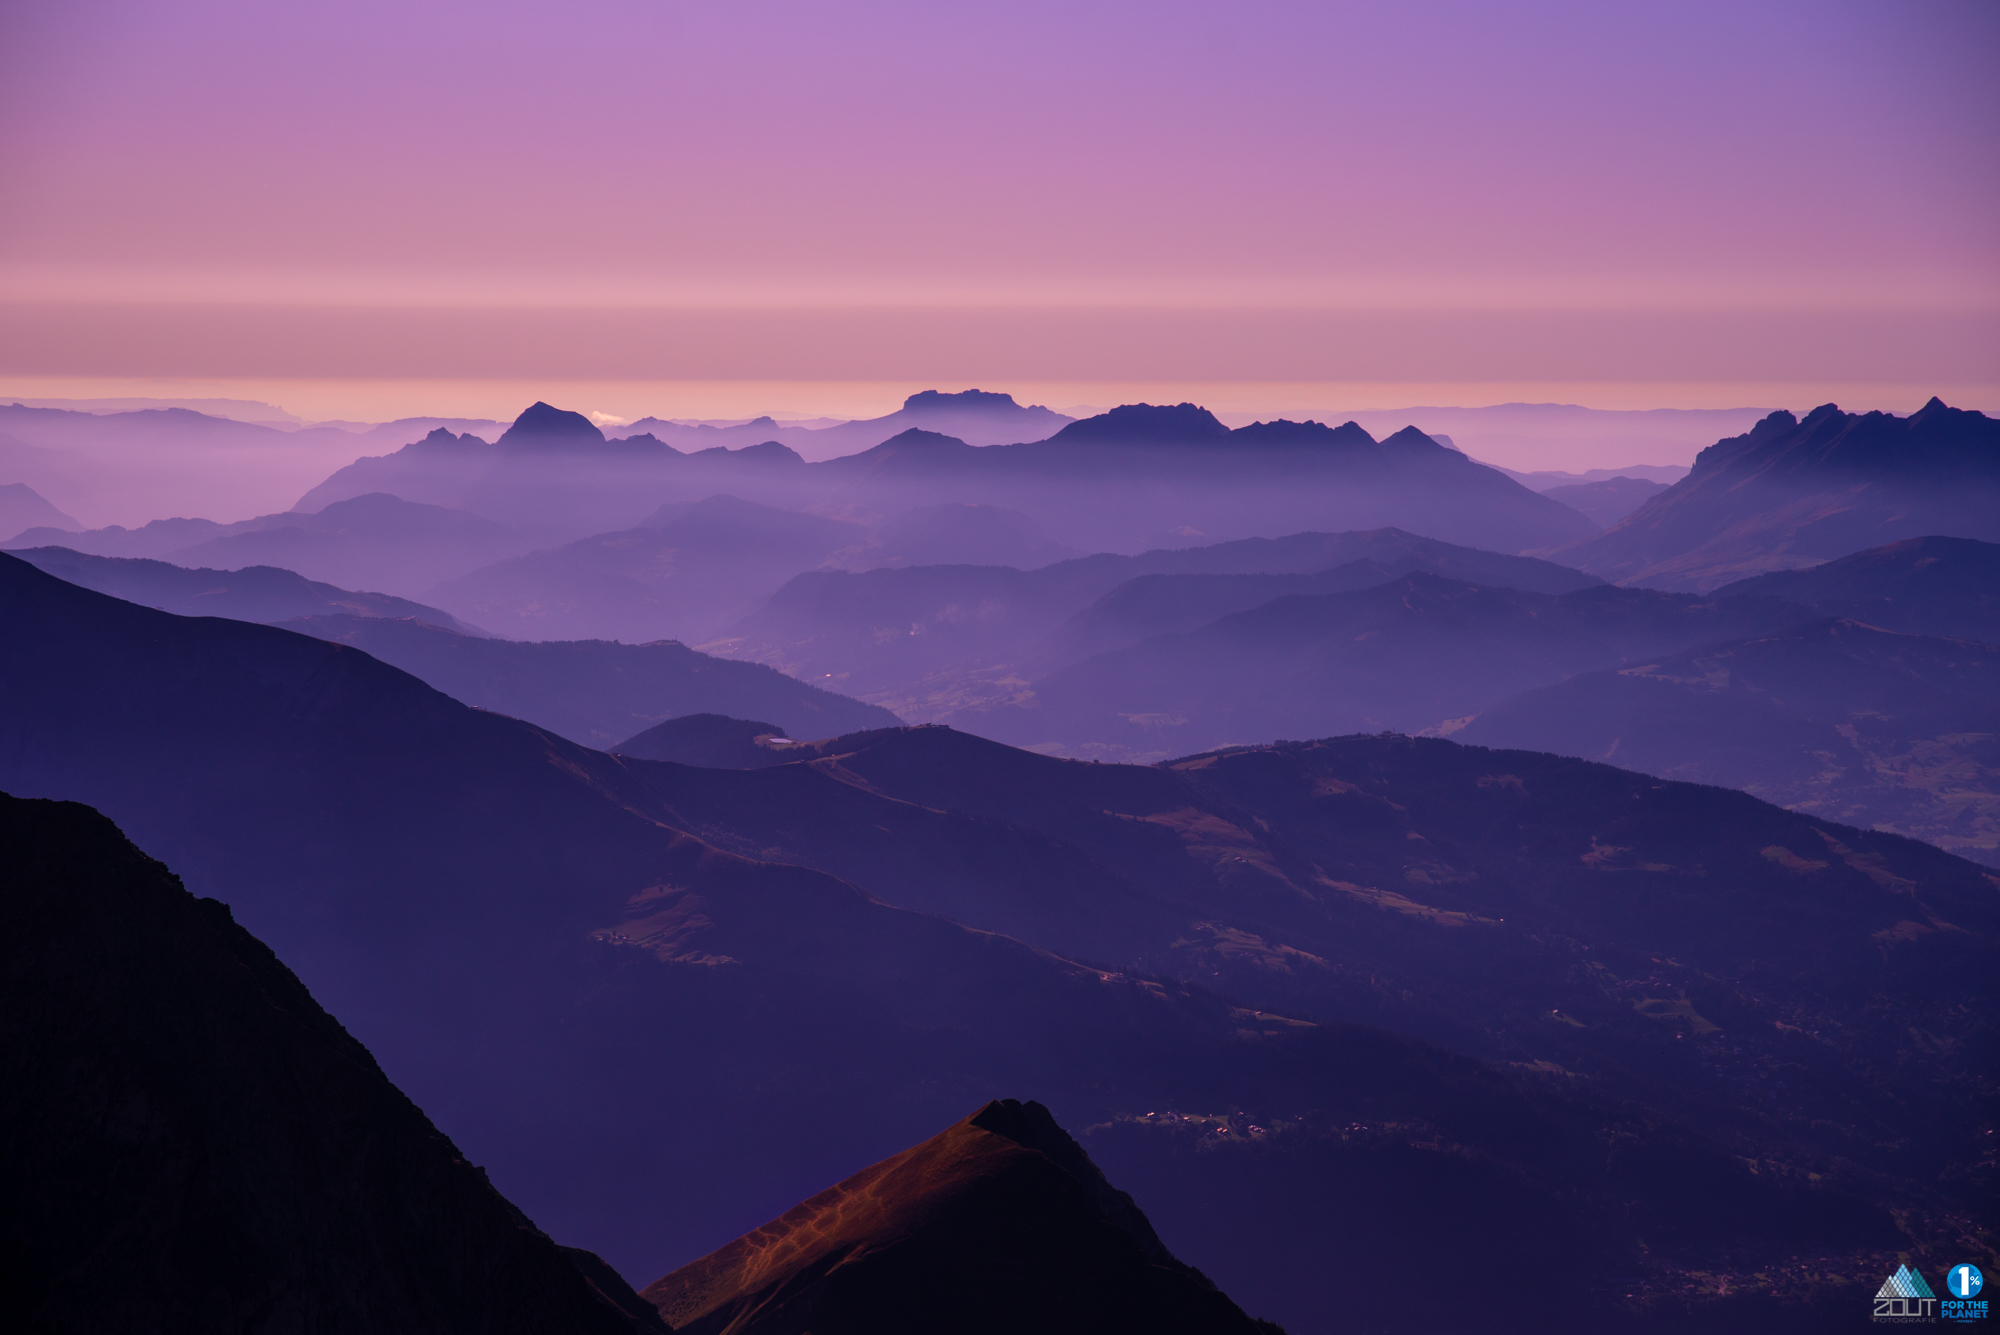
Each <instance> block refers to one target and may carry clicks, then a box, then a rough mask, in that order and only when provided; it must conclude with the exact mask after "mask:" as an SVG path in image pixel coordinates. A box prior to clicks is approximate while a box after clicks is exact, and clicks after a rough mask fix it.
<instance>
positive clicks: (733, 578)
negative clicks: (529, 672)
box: [429, 496, 867, 644]
mask: <svg viewBox="0 0 2000 1335" xmlns="http://www.w3.org/2000/svg"><path fill="white" fill-rule="evenodd" d="M866 533H867V531H866V530H865V529H863V528H861V527H860V526H859V525H856V524H848V523H842V522H840V521H838V520H832V519H825V518H822V517H820V516H819V515H810V514H801V513H799V512H798V511H794V510H779V509H776V508H773V507H771V506H766V505H757V504H754V503H753V502H750V501H744V500H739V499H737V498H736V497H734V496H711V497H709V498H708V499H706V500H703V501H698V502H693V503H687V504H675V505H669V506H663V507H660V508H659V509H658V510H656V511H655V512H654V513H653V514H652V515H650V516H649V517H648V518H647V519H646V520H645V521H644V522H643V523H642V524H641V525H639V526H637V527H634V528H630V529H626V530H624V531H622V532H617V533H600V534H598V535H596V536H594V537H590V538H585V539H583V540H581V541H578V542H573V543H568V544H566V545H564V546H561V547H557V548H554V549H552V550H548V551H540V552H534V553H531V554H529V555H527V556H520V557H515V558H513V559H512V560H508V561H502V562H500V563H498V564H496V565H492V566H488V567H486V568H484V569H481V570H475V571H472V572H471V573H470V574H467V575H464V576H461V577H459V578H457V579H454V580H449V581H447V582H445V583H443V584H440V585H438V586H437V587H436V588H434V589H432V590H431V591H430V594H429V596H430V597H431V598H433V599H435V600H436V601H437V602H439V603H441V604H443V605H444V606H445V607H447V608H449V609H452V610H453V611H454V612H456V613H458V614H459V615H462V616H465V617H467V618H468V619H470V620H475V621H478V622H479V624H481V625H485V626H488V627H489V628H490V629H492V630H494V631H495V632H497V633H499V634H502V635H506V636H509V637H511V638H516V639H533V640H581V639H617V640H624V641H626V642H627V643H635V644H643V643H647V642H650V641H653V640H660V639H670V638H671V639H681V640H688V641H696V642H698V641H700V640H702V639H705V638H707V637H708V636H710V635H712V634H714V633H716V632H717V631H719V630H720V629H721V628H722V627H724V626H726V625H728V624H729V623H730V622H732V621H734V620H736V619H737V618H739V617H741V616H743V615H744V614H745V613H747V612H749V611H750V610H751V609H753V608H755V607H756V606H757V605H758V604H759V603H761V602H763V601H764V600H765V599H766V598H768V597H770V595H771V594H772V593H774V592H775V591H776V590H777V589H778V588H779V587H780V586H781V585H783V584H784V582H785V581H786V580H787V579H789V578H790V577H791V576H792V575H794V574H796V573H798V572H799V571H800V570H805V569H810V568H812V567H813V566H816V565H818V564H819V563H820V562H821V561H823V560H825V559H826V558H827V557H828V556H830V555H831V554H833V553H834V552H836V551H838V550H840V549H842V548H845V547H851V546H853V545H855V544H856V543H857V542H858V541H859V540H861V539H862V538H864V537H865V536H866ZM482 618H483V620H482Z"/></svg>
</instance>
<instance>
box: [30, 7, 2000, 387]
mask: <svg viewBox="0 0 2000 1335" xmlns="http://www.w3.org/2000/svg"><path fill="white" fill-rule="evenodd" d="M0 104H4V105H0V170H4V172H5V179H6V180H7V181H8V183H9V184H8V188H7V190H6V191H5V192H4V194H0V301H4V302H5V303H6V305H7V308H8V309H7V310H6V313H5V318H4V321H0V382H4V383H0V389H5V390H8V391H10V392H16V393H21V392H38V393H56V392H62V390H64V389H69V390H75V389H78V388H85V389H88V388H89V387H91V386H99V387H102V388H103V389H104V390H105V392H130V391H131V390H132V389H133V388H135V387H137V386H140V385H141V384H143V385H146V386H151V387H153V392H158V387H160V386H163V385H169V384H183V385H188V386H195V385H203V386H211V387H223V388H227V387H239V388H255V387H256V386H257V385H259V384H262V385H264V386H266V387H269V386H292V387H293V388H294V392H293V393H292V395H291V397H292V399H293V400H294V401H303V400H308V399H309V400H311V402H310V403H309V404H305V405H304V408H303V410H305V411H307V412H308V413H309V414H311V415H335V414H336V413H337V412H338V411H339V410H340V408H341V405H342V404H343V403H349V402H351V403H352V405H353V406H354V409H355V411H354V413H353V414H352V415H370V416H379V415H383V412H382V411H381V410H382V409H386V408H387V407H389V406H391V400H395V402H396V403H397V404H400V405H402V406H403V407H405V408H406V409H407V410H409V411H416V410H418V405H416V404H414V403H413V402H405V400H413V399H415V398H421V397H423V394H424V393H426V392H428V393H432V394H433V396H434V397H436V396H439V395H442V396H444V397H450V396H451V395H457V398H456V399H454V401H453V402H451V403H448V404H447V403H442V402H440V403H437V404H436V409H437V410H440V411H470V410H473V409H474V408H478V407H482V406H483V407H484V408H485V410H486V411H491V412H499V411H504V410H505V405H506V404H509V403H512V402H513V399H514V397H515V396H516V395H517V394H518V393H519V392H520V390H521V388H522V387H525V386H529V385H533V384H542V383H553V384H566V383H579V382H605V383H611V382H619V383H625V384H628V385H644V384H651V385H655V386H658V385H662V384H666V383H668V382H680V383H688V382H700V383H702V384H706V385H709V386H711V387H713V386H718V385H727V384H729V383H732V382H736V383H740V382H746V381H748V382H760V383H764V384H777V385H784V384H786V383H788V382H813V383H815V384H823V385H839V384H843V383H845V384H862V383H866V384H871V385H888V386H891V387H892V388H893V387H894V386H899V385H902V384H910V385H918V384H922V383H931V382H937V383H939V384H940V385H941V386H942V387H945V388H956V387H960V386H961V385H962V384H970V383H980V384H985V385H987V386H988V387H992V388H1005V387H1010V386H1011V384H1013V383H1020V384H1027V383H1033V384H1036V385H1060V384H1067V383H1076V384H1078V385H1079V386H1095V387H1097V389H1098V390H1100V391H1105V390H1110V391H1116V390H1117V389H1118V388H1119V387H1121V386H1130V385H1139V384H1142V383H1143V384H1148V385H1158V386H1166V387H1171V386H1174V385H1213V384H1230V383H1237V384H1247V383H1258V382H1285V383H1287V384H1289V385H1295V386H1298V385H1305V386H1311V385H1321V386H1330V387H1331V386H1345V387H1349V390H1350V391H1351V393H1352V395H1354V396H1358V397H1362V398H1365V397H1369V396H1370V395H1373V396H1374V397H1375V398H1376V400H1377V401H1381V400H1383V399H1386V400H1388V401H1398V397H1399V394H1398V391H1399V390H1400V389H1402V388H1403V387H1408V388H1409V393H1408V394H1404V395H1402V398H1401V401H1412V400H1413V399H1417V398H1424V397H1425V395H1424V394H1423V393H1421V392H1420V391H1421V390H1428V391H1430V392H1429V394H1428V398H1429V399H1430V400H1431V401H1437V399H1438V395H1439V394H1441V393H1450V392H1452V391H1451V387H1453V386H1457V387H1458V391H1459V393H1460V398H1461V400H1462V401H1492V400H1493V399H1496V398H1505V397H1530V395H1522V394H1508V393H1506V392H1504V391H1505V388H1506V387H1508V386H1521V387H1549V386H1566V387H1573V388H1574V391H1575V392H1574V393H1573V394H1571V395H1568V396H1567V397H1574V398H1578V399H1582V400H1586V401H1588V399H1589V397H1590V387H1591V386H1593V385H1595V386H1599V387H1602V392H1601V393H1599V394H1598V398H1599V399H1600V400H1607V402H1606V406H1638V404H1639V403H1640V402H1642V401H1645V400H1646V399H1647V390H1646V388H1645V387H1646V386H1648V385H1652V386H1655V387H1656V391H1655V392H1654V393H1653V395H1652V401H1656V402H1661V403H1683V404H1685V403H1692V402H1694V401H1697V400H1699V401H1703V402H1712V403H1713V405H1714V406H1723V405H1724V404H1731V403H1754V402H1791V399H1792V398H1793V397H1794V396H1796V395H1798V394H1804V393H1817V392H1820V391H1821V390H1842V389H1845V390H1847V391H1848V392H1847V393H1846V395H1845V398H1846V400H1847V401H1849V402H1854V403H1855V406H1870V405H1869V404H1868V403H1866V402H1856V397H1857V396H1859V398H1860V399H1862V400H1866V399H1869V398H1871V397H1872V398H1875V399H1881V400H1885V401H1884V402H1883V403H1882V404H1881V406H1887V407H1901V408H1904V409H1907V408H1913V407H1915V406H1916V403H1917V402H1920V401H1921V396H1922V393H1927V392H1929V389H1930V388H1932V387H1934V388H1937V389H1939V390H1941V391H1943V392H1946V393H1947V396H1948V397H1953V396H1955V397H1957V398H1958V399H1960V400H1968V399H1979V398H1981V397H1984V398H1986V399H1987V402H1985V403H1983V404H1982V403H1977V402H1974V403H1970V404H1969V406H1986V407H2000V394H1996V393H1994V392H1993V387H1994V385H1995V383H1996V382H2000V369H1996V363H2000V351H1996V348H2000V336H1996V330H2000V226H1996V225H1995V219H1996V217H2000V207H1996V206H2000V170H1996V168H1997V167H2000V148H1996V132H1995V127H1996V126H2000V7H1996V6H1995V5H1994V4H1992V3H1991V0H1967V2H1965V3H1955V2H1954V3H1932V2H1930V0H1894V2H1893V3H1892V2H1888V0H1884V2H1881V3H1854V2H1853V0H1774V2H1770V3H1745V0H1730V2H1728V3H1709V2H1707V0H1680V2H1678V3H1673V4H1652V3H1625V4H1616V5H1608V4H1604V3H1602V2H1601V0H1598V2H1597V3H1591V4H1581V3H1577V4H1563V3H1530V4H1512V5H1503V4H1494V3H1492V2H1491V0H1479V2H1477V3H1408V4H1401V5H1381V4H1370V5H1332V4H1304V3H1293V4H1258V3H1238V4H1233V5H1219V4H1205V5H1190V4H1174V3H1160V2H1159V0H1154V2H1153V3H1147V4H1138V3H1104V2H1102V0H1099V2H1096V3H1092V2H1089V0H1066V2H1065V3H1062V4H1045V3H1039V2H1036V0H1030V2H1028V3H1016V4H1013V5H1008V6H977V7H975V6H942V5H937V4H935V3H932V4H922V5H919V4H891V3H867V4H855V3H847V4H843V3H825V2H821V3H812V4H805V3H754V2H753V3H738V4H731V5H691V4H684V3H671V2H669V3H662V2H661V0H649V2H647V3H606V2H593V0H574V2H573V3H568V4H563V5H556V4H550V3H540V4H534V5H527V4H518V3H504V2H499V3H496V2H495V0H484V2H483V3H479V4H470V3H413V2H412V0H400V2H399V3H395V4H387V3H377V2H376V0H343V2H342V3H340V4H331V3H318V2H316V0H292V2H290V3H286V4H270V3H268V2H267V0H265V2H260V3H248V2H247V0H235V2H227V0H222V2H210V3H202V2H200V0H176V3H173V4H166V3H161V2H160V0H115V3H114V2H112V0H72V2H71V3H65V4H62V5H43V6H29V5H27V4H24V3H0ZM391 384H400V385H402V386H403V387H404V388H403V389H401V390H399V391H396V392H394V393H390V392H386V391H384V389H383V386H384V385H391ZM447 384H449V385H456V386H458V387H459V388H457V389H454V390H450V391H448V392H447V391H444V390H442V389H440V388H439V387H440V386H444V385H447ZM481 384H484V385H488V386H491V387H494V388H493V389H492V393H491V397H492V399H493V401H492V402H491V403H490V404H486V403H485V401H484V400H483V399H480V396H479V394H478V393H476V392H472V391H468V390H466V389H465V387H466V386H476V385H481ZM301 386H303V387H304V388H299V387H301ZM1612 387H1616V388H1615V389H1614V388H1612ZM662 392H664V391H662ZM1286 392H1287V393H1291V394H1293V396H1294V397H1297V395H1298V394H1301V393H1303V394H1306V395H1307V398H1308V399H1310V398H1311V393H1310V392H1309V391H1306V390H1298V391H1289V390H1288V391H1286ZM1332 392H1333V391H1332V390H1329V391H1328V393H1332ZM397 393H400V394H402V396H403V398H402V399H397V398H396V394H397ZM385 394H386V397H385ZM1912 394H1915V395H1917V396H1918V397H1917V398H1916V400H1915V401H1913V402H1910V403H1907V404H1904V403H1901V402H1899V401H1898V402H1889V401H1886V400H1895V399H1897V398H1898V396H1908V395H1912ZM1468 395H1469V396H1470V397H1466V396H1468ZM1114 396H1115V393H1114V394H1105V393H1101V392H1100V393H1091V392H1089V391H1088V390H1087V389H1086V390H1085V392H1082V393H1079V394H1077V395H1075V396H1073V398H1074V399H1091V398H1098V397H1114ZM1828 396H1830V397H1838V396H1839V395H1835V394H1831V393H1829V395H1828ZM697 397H699V396H698V395H697ZM710 397H711V399H712V400H713V401H710V402H699V403H697V402H687V403H670V402H644V403H640V402H636V401H635V402H630V403H626V404H616V403H609V402H607V403H605V404H596V405H584V404H579V405H578V406H598V407H604V408H607V409H608V410H611V411H620V410H621V408H623V409H624V410H626V411H633V410H636V411H659V412H664V413H696V414H701V413H722V412H730V411H737V410H739V409H744V410H747V407H748V405H747V404H746V405H738V404H737V403H736V402H735V401H734V400H731V402H730V403H728V404H724V403H723V402H722V400H723V399H727V398H729V397H730V396H729V394H728V393H727V392H723V391H719V390H718V391H713V392H711V394H710ZM777 397H778V398H783V397H784V395H783V394H782V393H779V394H777ZM839 397H840V395H839V393H838V392H836V391H831V390H829V391H826V392H822V393H821V394H820V395H819V398H820V400H822V401H821V402H808V401H806V400H807V399H810V398H811V395H810V394H808V395H806V396H805V398H802V399H801V398H798V396H797V395H794V398H795V399H797V401H795V402H776V401H773V402H771V403H770V404H769V406H772V407H781V408H783V407H789V408H795V409H796V410H799V411H811V410H827V411H835V412H854V411H861V410H865V409H867V408H869V407H870V406H872V401H871V403H861V402H855V403H848V402H840V403H832V402H824V401H823V400H826V399H829V398H839ZM1042 397H1044V398H1055V397H1059V395H1058V394H1055V393H1050V394H1044V395H1043V396H1042ZM1250 397H1252V398H1254V397H1255V395H1254V394H1251V396H1250ZM1321 398H1322V399H1323V400H1324V399H1325V398H1326V395H1321ZM1613 398H1615V399H1617V400H1618V402H1617V403H1616V404H1615V405H1614V404H1611V403H1609V402H1608V400H1609V399H1613ZM474 400H479V401H478V402H474ZM1334 401H1338V399H1337V396H1336V398H1335V400H1334ZM287 406H292V405H291V404H290V403H288V405H287ZM890 406H893V403H887V404H883V405H880V406H879V407H877V408H876V409H875V410H877V411H881V410H886V408H887V407H890ZM1357 406H1360V405H1358V404H1357ZM1792 406H1799V405H1798V404H1797V403H1793V405H1792ZM1806 406H1810V405H1806ZM371 408H374V409H377V411H373V412H371V411H369V410H370V409H371Z"/></svg>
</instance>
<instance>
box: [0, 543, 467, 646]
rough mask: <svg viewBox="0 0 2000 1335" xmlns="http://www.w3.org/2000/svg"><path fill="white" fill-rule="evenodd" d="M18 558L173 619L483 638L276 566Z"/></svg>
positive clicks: (58, 552)
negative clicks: (295, 622)
mask: <svg viewBox="0 0 2000 1335" xmlns="http://www.w3.org/2000/svg"><path fill="white" fill-rule="evenodd" d="M12 555H14V556H17V557H19V558H20V559H21V560H23V561H26V562H28V563H29V564H30V565H32V566H34V567H35V568H36V569H37V570H42V571H46V572H47V573H48V574H51V575H54V576H55V577H56V578H57V579H60V580H64V581H66V582H68V583H70V584H75V585H77V586H79V587H80V588H85V589H95V590H96V591H97V592H99V593H108V594H110V595H111V596H112V597H113V598H122V599H124V600H125V601H126V602H130V603H138V604H139V605H140V606H142V607H156V608H158V609H159V610H160V611H162V612H172V613H173V614H174V615H175V616H191V617H199V616H219V617H229V618H230V619H231V620H235V621H263V622H272V621H287V620H290V619H291V618H294V617H321V616H326V617H343V618H356V619H362V618H379V617H408V618H412V619H414V620H417V621H421V622H425V623H427V624H429V625H432V626H438V627H442V628H443V629H445V630H448V631H456V632H458V633H459V634H462V635H483V634H484V632H483V631H480V630H479V629H477V628H476V627H473V626H468V625H466V624H465V623H464V622H462V621H460V620H459V619H458V618H457V617H454V616H452V615H451V614H450V613H449V612H441V611H439V610H438V609H437V608H435V607H426V606H424V605H423V604H422V603H413V602H411V601H409V600H408V599H407V598H392V597H390V596H389V595H388V594H386V593H355V592H352V591H350V590H348V589H337V588H335V587H334V586H333V585H331V584H320V583H316V582H314V581H313V580H309V579H307V578H305V577H304V576H303V575H299V574H295V573H294V572H292V571H290V570H279V569H276V568H274V567H271V566H247V567H245V568H244V569H241V570H202V569H192V570H191V569H189V568H187V567H186V566H178V565H169V564H168V563H167V562H165V561H146V560H141V559H139V558H136V557H118V556H90V555H87V554H85V553H83V552H75V551H71V550H69V549H68V548H66V547H30V548H28V549H26V550H20V551H15V552H13V553H12Z"/></svg>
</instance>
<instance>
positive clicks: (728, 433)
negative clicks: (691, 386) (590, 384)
mask: <svg viewBox="0 0 2000 1335" xmlns="http://www.w3.org/2000/svg"><path fill="white" fill-rule="evenodd" d="M1075 420H1076V419H1075V418H1073V417H1068V416H1065V415H1064V414H1062V413H1058V412H1051V411H1049V410H1048V409H1047V408H1042V407H1025V408H1024V407H1022V406H1021V405H1020V404H1018V403H1016V402H1014V396H1013V395H1011V394H993V393H989V392H987V391H985V390H979V389H967V390H960V391H959V392H957V393H955V394H953V393H940V392H939V391H937V390H934V389H927V390H924V391H922V392H921V393H917V394H912V395H910V396H909V397H908V398H907V399H904V400H903V406H902V407H901V408H899V409H897V410H896V411H895V412H893V413H889V414H888V415H886V416H883V417H871V418H867V419H864V420H860V421H853V422H837V423H833V424H831V425H828V426H823V427H801V426H784V425H781V424H780V423H778V422H774V421H772V420H771V419H770V418H768V417H759V418H756V419H754V420H752V421H749V422H744V423H742V424H740V425H737V426H728V427H717V426H708V425H705V424H694V425H690V424H686V423H681V422H667V421H662V420H660V419H659V418H657V417H642V418H640V419H639V420H638V421H636V422H633V423H631V424H630V425H629V426H621V427H618V428H615V432H614V434H617V435H628V434H629V435H639V434H642V433H643V434H646V435H651V436H656V437H658V438H659V439H660V440H663V441H665V442H667V443H668V444H669V445H672V446H675V447H676V448H678V449H681V450H685V451H688V452H693V451H695V450H703V449H715V448H717V447H720V448H723V449H732V448H735V449H740V448H742V447H743V446H745V445H758V444H762V443H763V442H765V441H767V440H774V441H777V442H778V443H779V444H781V445H784V446H786V447H788V448H790V449H792V450H795V451H796V452H798V453H799V454H800V455H801V456H803V457H805V458H808V459H830V458H835V457H837V456H839V455H843V454H852V453H855V452H857V451H860V450H866V449H871V448H873V447H874V446H877V445H880V444H881V443H882V442H883V441H885V440H887V439H889V437H891V436H895V435H900V434H902V433H903V432H905V431H907V430H909V429H910V428H912V427H919V428H921V429H923V430H925V431H936V432H941V433H943V434H945V435H947V436H955V437H957V438H958V439H960V440H962V441H964V442H966V443H967V444H968V445H1006V444H1010V443H1012V442H1014V441H1020V440H1046V439H1047V438H1048V437H1050V436H1053V435H1054V434H1055V433H1056V432H1058V431H1060V430H1061V429H1062V428H1063V427H1065V426H1067V425H1069V424H1070V423H1071V422H1073V421H1075Z"/></svg>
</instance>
